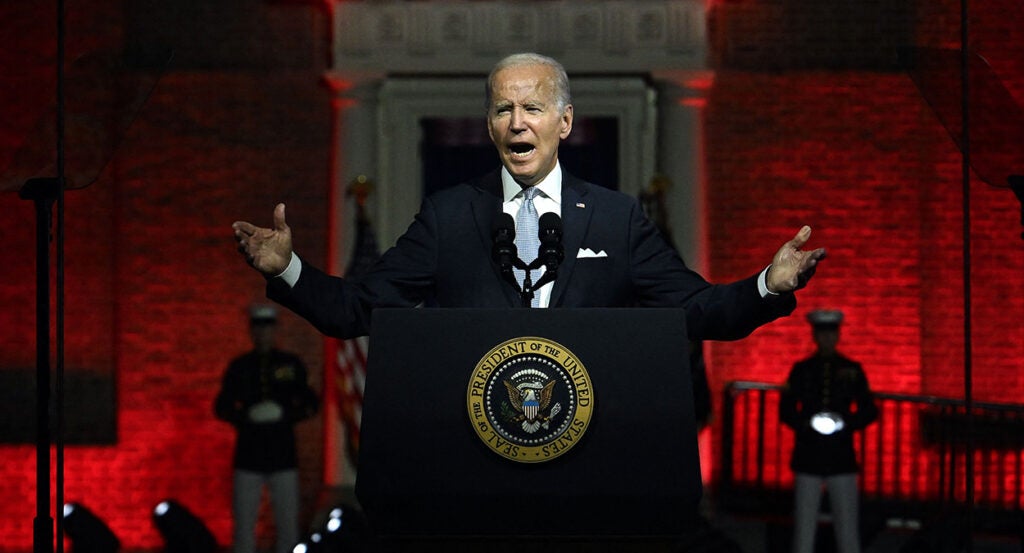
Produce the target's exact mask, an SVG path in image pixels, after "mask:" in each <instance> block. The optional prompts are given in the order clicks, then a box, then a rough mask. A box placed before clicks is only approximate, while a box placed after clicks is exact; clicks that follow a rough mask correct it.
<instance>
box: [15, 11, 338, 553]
mask: <svg viewBox="0 0 1024 553" xmlns="http://www.w3.org/2000/svg"><path fill="white" fill-rule="evenodd" d="M39 4H40V5H41V4H42V3H39ZM114 4H117V5H120V3H117V2H115V3H114ZM40 8H41V6H40ZM12 11H16V10H13V9H12ZM15 15H18V14H17V13H16V14H15ZM24 19H25V20H26V21H27V22H33V24H34V25H36V26H41V25H42V23H41V22H42V21H44V20H41V19H36V18H32V17H25V18H24ZM48 28H49V27H48V26H47V27H46V29H48ZM74 28H75V29H76V30H80V28H79V27H77V26H76V27H74ZM29 31H31V29H27V30H26V34H28V32H29ZM37 32H38V33H39V35H40V36H39V37H37V40H38V41H40V42H39V44H37V46H35V47H33V46H31V41H29V40H28V38H24V39H23V41H22V42H19V44H25V45H26V46H25V47H26V48H27V50H26V53H27V54H28V60H30V61H26V62H24V63H25V64H26V65H25V70H26V71H27V72H29V73H32V72H36V71H37V69H38V67H44V66H46V64H47V63H48V59H47V57H46V55H45V50H46V48H47V46H46V40H47V39H46V37H47V32H48V31H47V32H44V31H43V29H42V28H40V29H37ZM5 36H6V35H5ZM19 36H25V35H19ZM33 48H35V50H33ZM40 51H43V52H44V54H43V55H38V54H39V52H40ZM18 60H19V57H18V56H16V55H12V56H11V59H7V58H5V67H8V65H7V62H8V61H9V62H11V63H12V64H14V63H15V62H17V61H18ZM37 64H38V65H37ZM12 67H17V66H14V65H12ZM49 67H50V70H51V71H52V66H49ZM322 70H323V67H322V66H320V67H312V68H309V69H292V70H287V71H282V70H275V71H269V70H219V71H216V70H202V69H196V70H191V69H181V68H177V69H173V68H172V70H171V71H169V72H168V73H167V74H166V75H164V76H163V77H162V78H161V79H160V81H159V82H158V84H157V86H156V88H155V89H154V91H153V94H152V96H151V97H150V98H149V101H148V103H146V105H145V107H144V108H143V110H142V112H141V113H140V114H139V117H138V118H137V120H136V121H135V123H134V124H133V126H132V127H131V129H130V130H129V132H128V135H127V136H126V137H125V139H124V141H123V143H122V144H121V147H120V148H119V150H118V152H117V155H116V156H115V157H114V159H113V161H112V163H111V164H110V165H109V166H108V167H107V170H106V172H105V173H104V174H103V175H102V178H101V179H100V180H99V181H98V182H96V183H95V184H93V185H92V186H91V187H89V188H87V189H85V190H81V191H75V192H68V193H67V206H66V213H67V217H66V219H67V222H66V243H65V246H64V249H65V252H66V257H67V269H66V274H67V276H66V283H67V289H66V302H67V306H66V317H67V321H66V325H65V328H66V338H67V344H66V352H67V359H66V365H67V366H68V367H69V368H70V367H85V368H90V369H97V370H100V371H106V372H108V373H109V374H113V375H115V378H116V387H117V420H118V425H117V426H118V440H117V443H116V445H111V446H102V447H88V446H68V447H67V448H66V450H65V455H66V467H65V479H66V480H65V499H66V500H67V501H81V502H83V503H84V504H85V505H86V506H88V507H89V508H90V509H91V510H93V511H94V512H95V513H97V514H98V515H99V516H101V517H102V518H103V519H104V520H105V521H106V522H107V523H108V524H109V525H110V526H111V527H112V529H113V530H114V532H115V533H116V534H117V535H118V537H119V538H120V539H121V541H122V543H123V544H124V545H125V546H126V547H128V548H140V547H147V548H151V547H157V546H159V545H161V544H162V541H161V540H160V538H159V536H158V534H157V533H156V530H155V528H154V526H153V524H152V522H151V519H150V516H151V515H150V513H151V512H152V508H153V507H154V506H155V505H156V503H157V502H158V501H160V500H161V499H163V498H166V497H173V498H176V499H177V500H178V501H180V502H181V503H183V504H184V505H186V506H187V507H189V508H190V509H191V510H193V511H194V512H195V513H196V514H197V515H199V516H200V517H201V518H202V519H203V520H204V521H205V522H206V523H207V524H208V525H209V526H210V527H211V529H213V531H214V533H215V534H216V536H217V538H218V540H219V541H220V542H221V543H222V544H228V543H230V492H231V480H230V476H231V468H230V462H231V453H232V446H233V440H234V434H233V431H232V429H231V427H230V426H229V425H227V424H226V423H223V422H220V421H218V420H216V419H215V418H214V417H213V413H212V401H213V398H214V395H215V394H216V392H217V390H218V388H219V385H220V378H221V374H222V372H223V370H224V369H225V367H226V365H227V363H228V361H229V360H230V359H231V358H232V357H233V356H235V355H237V354H239V353H242V352H243V351H245V350H246V349H247V348H248V347H250V344H249V339H248V331H247V315H246V313H245V308H246V307H247V306H248V304H249V303H250V302H253V301H261V300H262V301H266V300H265V299H264V297H263V279H262V278H261V277H260V276H259V275H257V274H256V273H255V272H254V271H252V270H251V269H249V268H248V267H246V265H245V263H244V261H243V260H242V259H241V258H240V256H239V255H238V254H237V253H236V252H235V250H234V241H233V237H232V234H231V228H230V225H231V222H232V221H235V220H237V219H243V218H246V219H251V220H253V221H255V222H257V223H259V224H264V225H267V224H269V223H270V217H271V210H272V209H273V206H274V204H275V203H276V202H279V201H283V202H286V203H287V204H288V215H289V223H290V225H291V226H292V228H293V231H294V235H295V240H296V244H295V246H296V249H297V250H298V251H300V252H302V253H303V255H304V256H306V257H308V258H309V259H311V260H313V261H314V262H318V263H322V262H323V259H324V257H325V253H326V252H325V243H326V236H325V234H326V228H327V205H326V202H325V199H326V196H327V185H328V183H327V179H328V176H327V174H328V166H329V147H330V125H331V115H330V108H329V95H328V91H327V90H326V88H325V87H323V86H322V85H321V84H320V82H319V79H320V76H321V74H322ZM40 72H41V71H40ZM16 74H19V73H17V72H16ZM28 83H29V84H32V83H33V81H28ZM50 85H52V83H50ZM33 86H35V85H33ZM29 90H30V92H31V91H33V90H35V91H37V92H38V93H39V94H45V95H46V97H45V98H44V100H45V101H44V102H43V103H44V104H45V103H47V102H50V101H51V100H50V95H52V91H51V90H46V89H45V87H43V86H37V87H36V88H33V89H29ZM3 99H4V100H6V101H5V102H4V106H5V107H4V118H7V115H8V114H10V115H11V118H10V119H7V120H8V121H12V122H14V123H16V124H17V125H19V126H18V127H7V126H6V125H5V126H4V128H3V132H2V133H0V136H2V137H3V138H2V140H3V142H2V143H3V144H4V145H5V146H6V145H13V144H14V143H16V142H17V139H18V138H19V137H20V136H21V135H20V134H19V133H20V132H21V131H20V129H23V128H24V127H25V126H27V125H30V124H31V120H32V119H34V118H35V117H36V116H38V115H39V114H38V113H31V112H32V109H31V107H30V106H31V104H32V102H31V100H32V99H33V95H32V94H29V95H25V94H24V93H23V91H22V93H20V94H19V92H18V90H16V89H15V90H12V89H10V88H5V90H4V96H3ZM19 102H20V104H19ZM30 114H31V115H30ZM71 142H72V140H71V139H70V138H69V148H71V147H72V146H71ZM8 151H9V149H5V151H4V153H5V156H6V155H7V154H8ZM3 161H6V158H4V159H3ZM68 170H69V174H73V173H74V171H75V168H72V167H69V168H68ZM5 186H6V183H5ZM0 205H2V210H3V213H4V217H2V218H0V234H2V236H3V237H4V239H3V243H4V246H3V252H4V255H3V257H4V259H5V269H4V277H3V278H2V279H0V298H2V301H3V305H4V309H3V310H0V329H2V330H0V336H2V338H0V366H2V367H15V366H20V367H32V366H34V365H35V355H34V339H35V329H34V325H33V320H34V312H35V309H34V301H33V298H34V293H35V292H34V275H35V266H34V249H33V248H34V243H35V236H34V232H33V224H34V222H33V221H34V216H33V211H32V204H31V203H30V202H27V201H23V200H20V199H18V197H17V195H16V194H15V193H14V192H4V193H2V194H0ZM282 327H283V328H282V333H281V336H280V340H279V342H280V345H281V346H282V347H284V348H286V349H289V350H292V351H295V352H297V353H299V354H300V355H301V356H302V358H303V359H304V360H305V361H306V363H307V365H308V366H309V368H310V370H311V381H312V384H313V386H314V387H316V388H317V389H319V388H320V381H321V372H322V371H321V368H322V365H323V355H322V348H323V345H322V339H321V337H320V336H319V334H317V333H316V332H315V331H314V330H313V329H312V328H311V327H310V326H309V325H308V324H306V323H305V322H302V321H299V320H298V319H297V318H296V317H294V316H292V315H291V314H290V313H286V314H284V315H283V322H282ZM29 416H31V413H26V417H29ZM320 426H321V425H320V422H319V420H314V421H310V422H305V423H302V424H301V425H300V426H299V430H298V432H299V439H300V443H301V447H300V451H301V453H300V457H301V458H300V469H301V482H302V491H303V499H304V502H303V505H304V508H305V509H306V510H307V512H306V513H304V514H305V515H306V516H307V517H308V516H309V514H310V513H309V512H308V510H309V509H312V508H313V506H314V504H315V500H316V498H317V495H318V494H319V493H320V491H321V490H320V486H319V483H320V477H321V471H322V448H321V446H320V444H321V441H322V440H321V429H320ZM0 459H2V461H0V521H3V522H0V528H2V532H0V550H5V551H11V550H28V549H30V547H31V545H32V534H31V528H32V519H33V518H34V516H35V489H36V486H35V452H34V447H33V446H31V445H22V446H12V445H0Z"/></svg>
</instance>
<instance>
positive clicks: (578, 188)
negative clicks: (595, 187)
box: [550, 171, 594, 307]
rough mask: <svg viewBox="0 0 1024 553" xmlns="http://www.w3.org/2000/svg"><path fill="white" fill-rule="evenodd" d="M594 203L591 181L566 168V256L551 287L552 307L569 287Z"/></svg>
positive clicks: (564, 242)
mask: <svg viewBox="0 0 1024 553" xmlns="http://www.w3.org/2000/svg"><path fill="white" fill-rule="evenodd" d="M593 212H594V209H593V206H590V205H588V204H587V185H586V183H584V182H583V181H582V180H580V179H578V178H576V177H574V176H572V175H570V174H568V173H566V172H564V171H563V172H562V246H563V248H565V259H564V260H563V261H562V265H561V266H560V267H559V268H558V278H556V279H555V287H554V288H553V289H552V290H551V301H550V306H551V307H560V306H561V302H562V295H563V294H564V292H565V289H566V288H567V287H568V283H569V278H570V277H571V276H572V271H573V268H575V267H576V252H578V251H580V246H582V245H583V237H584V236H585V235H586V233H587V227H589V226H590V217H591V214H593Z"/></svg>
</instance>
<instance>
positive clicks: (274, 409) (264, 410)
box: [249, 399, 284, 423]
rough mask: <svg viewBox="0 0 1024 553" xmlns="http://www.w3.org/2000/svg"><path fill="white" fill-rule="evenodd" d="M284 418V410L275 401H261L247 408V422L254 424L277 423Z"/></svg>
mask: <svg viewBox="0 0 1024 553" xmlns="http://www.w3.org/2000/svg"><path fill="white" fill-rule="evenodd" d="M282 416H284V409H281V406H280V405H278V404H277V402H275V401H270V400H269V399H268V400H266V401H261V402H259V403H257V404H256V405H253V406H252V407H250V408H249V420H250V421H252V422H255V423H268V422H277V421H279V420H281V417H282Z"/></svg>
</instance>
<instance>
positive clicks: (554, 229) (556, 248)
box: [530, 212, 565, 290]
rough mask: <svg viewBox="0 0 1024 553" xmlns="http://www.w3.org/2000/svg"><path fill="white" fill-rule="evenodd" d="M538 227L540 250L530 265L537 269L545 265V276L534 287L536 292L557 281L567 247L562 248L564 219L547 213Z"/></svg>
mask: <svg viewBox="0 0 1024 553" xmlns="http://www.w3.org/2000/svg"><path fill="white" fill-rule="evenodd" d="M538 226H539V227H540V229H539V231H538V238H540V248H538V250H537V259H535V260H534V261H533V263H531V264H530V267H531V268H537V267H540V266H541V265H544V274H543V275H541V277H540V278H539V279H537V283H536V284H534V285H533V289H534V290H537V289H539V288H540V287H541V286H544V285H545V284H547V283H549V282H551V281H553V280H555V278H557V277H558V266H559V265H560V264H561V263H562V260H563V259H565V247H564V246H562V218H561V217H559V216H558V215H555V214H554V213H550V212H549V213H545V214H544V215H541V216H540V221H538Z"/></svg>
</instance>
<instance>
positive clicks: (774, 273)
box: [765, 225, 825, 293]
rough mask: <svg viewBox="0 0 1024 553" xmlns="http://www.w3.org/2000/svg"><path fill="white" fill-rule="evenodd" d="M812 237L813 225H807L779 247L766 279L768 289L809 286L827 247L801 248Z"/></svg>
mask: <svg viewBox="0 0 1024 553" xmlns="http://www.w3.org/2000/svg"><path fill="white" fill-rule="evenodd" d="M810 238H811V227H809V226H806V225H805V226H804V227H803V228H801V229H800V232H797V233H796V236H794V237H793V239H792V240H790V241H789V242H786V243H785V244H783V245H782V247H781V248H779V251H778V252H776V253H775V257H774V258H773V259H772V266H771V268H770V269H769V270H768V275H767V279H766V281H765V284H766V285H767V286H768V290H770V291H772V292H775V293H783V292H794V291H796V290H799V289H801V288H803V287H804V286H807V281H808V280H810V279H811V277H812V276H814V270H815V268H816V267H817V266H818V262H819V261H821V260H822V259H825V248H818V249H816V250H810V251H806V250H801V249H800V248H801V247H803V245H804V244H806V243H807V241H808V240H810Z"/></svg>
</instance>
